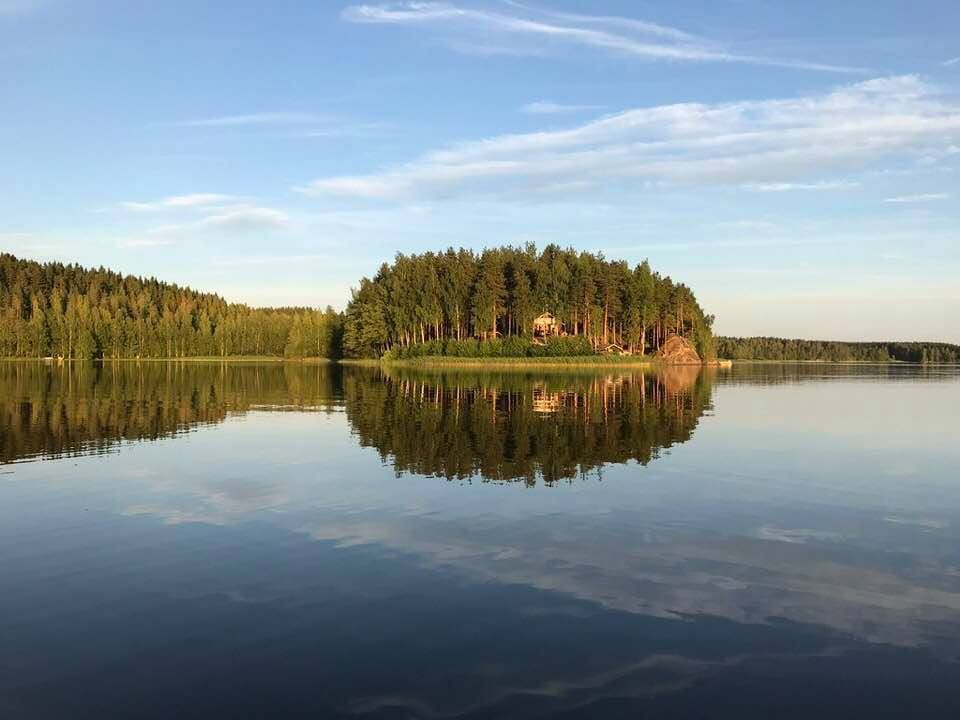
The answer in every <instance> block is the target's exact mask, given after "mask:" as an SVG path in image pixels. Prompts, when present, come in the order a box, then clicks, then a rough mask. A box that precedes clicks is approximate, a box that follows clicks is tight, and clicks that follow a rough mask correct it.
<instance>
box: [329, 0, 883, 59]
mask: <svg viewBox="0 0 960 720" xmlns="http://www.w3.org/2000/svg"><path fill="white" fill-rule="evenodd" d="M508 5H509V6H510V8H511V10H512V12H497V11H492V10H482V9H475V8H465V7H459V6H457V5H453V4H449V3H445V2H404V3H394V4H381V5H354V6H349V7H347V8H345V9H344V10H343V12H342V14H341V17H342V18H343V19H344V20H346V21H347V22H353V23H366V24H384V25H413V26H432V27H438V28H440V30H441V32H443V33H445V34H446V35H447V38H448V40H447V44H448V45H449V46H450V47H453V48H454V49H456V44H452V45H451V44H450V42H451V40H452V41H453V43H457V42H460V43H462V42H465V41H466V42H467V43H468V44H469V43H470V42H476V41H477V39H478V38H479V39H481V40H482V41H483V42H482V43H481V44H482V45H489V40H490V38H491V37H492V36H497V37H500V38H503V39H504V40H505V41H506V42H505V43H500V46H501V47H510V46H519V47H528V46H529V45H530V43H531V41H532V42H533V43H534V48H535V49H537V50H542V49H543V46H545V45H547V46H556V45H571V46H579V47H585V48H590V49H593V50H599V51H602V52H609V53H616V54H619V55H626V56H633V57H641V58H647V59H655V60H672V61H686V62H724V63H749V64H755V65H772V66H779V67H791V68H798V69H805V70H818V71H827V72H841V73H862V72H865V70H864V69H863V68H857V67H848V66H842V65H832V64H827V63H821V62H813V61H808V60H796V59H782V58H768V57H758V56H753V55H743V54H739V53H735V52H731V51H729V50H727V49H725V48H724V47H723V46H722V45H720V44H718V43H715V42H711V41H708V40H705V39H702V38H698V37H696V36H694V35H692V34H690V33H686V32H684V31H682V30H679V29H677V28H672V27H666V26H664V25H659V24H657V23H652V22H646V21H643V20H636V19H633V18H622V17H612V16H596V15H578V14H571V13H560V12H552V11H547V10H540V9H537V8H532V7H529V6H527V5H523V4H521V3H516V2H512V3H508ZM464 38H466V40H464Z"/></svg>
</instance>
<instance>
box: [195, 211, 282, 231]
mask: <svg viewBox="0 0 960 720" xmlns="http://www.w3.org/2000/svg"><path fill="white" fill-rule="evenodd" d="M289 224H290V218H289V217H288V216H287V214H286V213H283V212H281V211H280V210H274V209H273V208H267V207H256V206H252V205H238V206H235V207H229V208H223V209H222V210H220V211H219V212H217V213H216V214H214V215H209V216H207V217H205V218H203V219H202V220H201V221H200V222H199V223H198V225H199V226H200V227H205V228H218V229H225V230H232V231H238V232H250V231H254V230H285V229H287V228H288V227H289Z"/></svg>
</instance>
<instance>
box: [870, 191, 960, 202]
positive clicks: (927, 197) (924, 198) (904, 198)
mask: <svg viewBox="0 0 960 720" xmlns="http://www.w3.org/2000/svg"><path fill="white" fill-rule="evenodd" d="M949 197H950V194H949V193H939V192H938V193H916V194H913V195H897V196H896V197H888V198H886V199H885V200H884V202H886V203H922V202H930V201H932V200H946V199H948V198H949Z"/></svg>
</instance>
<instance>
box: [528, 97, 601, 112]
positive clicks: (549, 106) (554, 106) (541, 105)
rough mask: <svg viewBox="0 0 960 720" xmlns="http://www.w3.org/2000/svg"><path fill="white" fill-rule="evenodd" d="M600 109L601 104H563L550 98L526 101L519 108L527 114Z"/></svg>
mask: <svg viewBox="0 0 960 720" xmlns="http://www.w3.org/2000/svg"><path fill="white" fill-rule="evenodd" d="M602 109H603V106H602V105H563V104H561V103H555V102H551V101H550V100H538V101H536V102H532V103H527V104H526V105H524V106H523V107H522V108H520V112H524V113H527V114H528V115H556V114H559V113H576V112H586V111H588V110H591V111H592V110H602Z"/></svg>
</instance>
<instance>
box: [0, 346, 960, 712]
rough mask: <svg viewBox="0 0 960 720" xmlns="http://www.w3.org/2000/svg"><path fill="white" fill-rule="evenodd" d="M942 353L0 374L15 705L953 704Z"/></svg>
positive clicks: (952, 494) (956, 644) (952, 392)
mask: <svg viewBox="0 0 960 720" xmlns="http://www.w3.org/2000/svg"><path fill="white" fill-rule="evenodd" d="M958 407H960V371H958V369H957V368H951V367H934V366H931V367H919V366H899V365H894V366H843V365H817V366H802V365H756V366H749V365H737V366H735V367H734V368H733V369H732V370H731V371H721V372H707V371H704V372H699V371H695V370H690V369H689V368H686V369H675V370H673V371H670V372H667V373H663V374H657V373H651V372H645V373H641V372H636V371H622V372H621V371H614V372H608V371H599V372H598V371H588V372H577V373H570V372H544V371H542V370H537V371H536V372H531V373H525V372H520V373H517V372H510V373H498V372H488V373H476V372H463V371H460V372H440V371H438V372H429V373H423V372H413V371H390V372H386V373H384V372H381V371H377V370H371V369H365V368H340V367H337V366H317V365H308V366H300V365H282V364H270V365H249V364H235V365H229V364H228V365H219V364H202V363H189V364H166V363H143V364H136V363H123V364H106V365H103V366H94V365H83V364H78V365H73V366H70V365H66V366H56V365H52V366H51V365H43V364H39V363H2V364H0V569H2V572H0V716H2V717H11V718H61V717H71V718H87V717H89V718H102V717H137V718H144V717H146V718H150V717H157V718H161V717H162V718H169V717H271V718H275V717H286V716H298V717H302V716H306V717H333V718H348V717H349V718H353V717H366V718H437V717H451V718H452V717H462V718H526V717H562V718H599V717H604V718H606V717H612V718H616V717H624V718H628V717H629V718H636V717H671V718H677V717H681V718H682V717H691V718H692V717H718V716H724V715H728V716H731V717H733V716H735V717H809V716H810V715H811V714H813V713H817V714H819V715H820V716H823V717H850V716H868V715H872V716H886V717H904V716H915V717H920V716H924V717H956V716H957V713H958V712H960V690H958V689H957V683H956V678H957V677H958V676H960V675H958V672H960V663H958V660H960V542H958V541H960V482H958V479H957V475H958V473H957V468H958V467H960V429H958V425H957V408H958Z"/></svg>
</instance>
